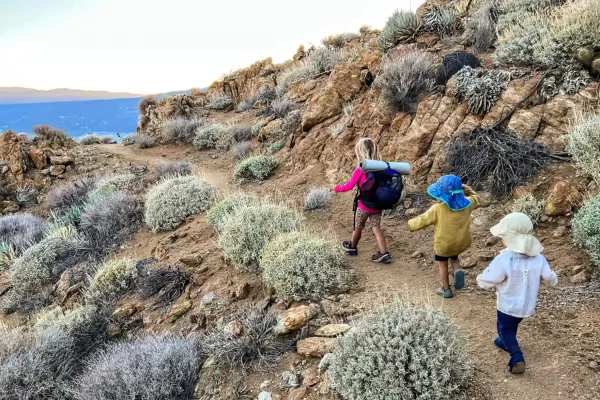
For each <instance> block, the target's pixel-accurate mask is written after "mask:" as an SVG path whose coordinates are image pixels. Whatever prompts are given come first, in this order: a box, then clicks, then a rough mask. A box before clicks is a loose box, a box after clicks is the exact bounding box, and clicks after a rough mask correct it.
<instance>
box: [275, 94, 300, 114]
mask: <svg viewBox="0 0 600 400" xmlns="http://www.w3.org/2000/svg"><path fill="white" fill-rule="evenodd" d="M294 107H296V102H295V101H294V100H292V99H289V98H287V97H280V98H278V99H275V100H273V102H272V103H271V107H270V108H271V112H272V113H273V115H274V116H275V117H276V118H285V116H286V115H288V113H289V112H290V111H292V110H293V109H294Z"/></svg>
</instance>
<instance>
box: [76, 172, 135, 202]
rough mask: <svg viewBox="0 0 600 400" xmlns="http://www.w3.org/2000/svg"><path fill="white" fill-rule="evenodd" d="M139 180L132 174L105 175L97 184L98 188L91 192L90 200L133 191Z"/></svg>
mask: <svg viewBox="0 0 600 400" xmlns="http://www.w3.org/2000/svg"><path fill="white" fill-rule="evenodd" d="M137 180H138V178H137V176H135V175H134V174H130V173H125V174H110V175H105V176H103V177H102V178H99V179H98V181H97V182H96V183H95V185H96V187H95V189H94V190H92V191H91V192H89V195H88V199H89V198H90V197H96V198H101V197H104V196H108V195H109V194H111V193H115V192H122V191H126V190H128V189H131V188H132V187H133V185H134V184H135V182H136V181H137ZM82 191H83V189H82ZM86 200H87V199H86Z"/></svg>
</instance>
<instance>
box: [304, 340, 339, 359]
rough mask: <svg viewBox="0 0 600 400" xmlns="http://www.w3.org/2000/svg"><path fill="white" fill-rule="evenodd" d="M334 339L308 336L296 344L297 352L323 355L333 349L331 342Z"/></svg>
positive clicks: (310, 355) (315, 355)
mask: <svg viewBox="0 0 600 400" xmlns="http://www.w3.org/2000/svg"><path fill="white" fill-rule="evenodd" d="M334 342H335V339H332V338H321V337H309V338H307V339H303V340H300V341H299V342H298V343H297V344H296V348H297V350H298V354H301V355H303V356H307V357H319V358H320V357H323V356H324V355H325V354H327V353H331V352H332V351H333V343H334Z"/></svg>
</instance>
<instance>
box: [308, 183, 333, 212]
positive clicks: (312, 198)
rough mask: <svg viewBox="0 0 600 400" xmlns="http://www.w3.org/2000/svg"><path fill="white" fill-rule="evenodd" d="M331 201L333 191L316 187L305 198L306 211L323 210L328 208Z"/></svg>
mask: <svg viewBox="0 0 600 400" xmlns="http://www.w3.org/2000/svg"><path fill="white" fill-rule="evenodd" d="M329 200H331V190H330V189H329V188H328V187H315V188H312V189H310V192H308V194H307V195H306V197H305V198H304V209H305V210H321V209H323V208H325V207H327V204H328V203H329Z"/></svg>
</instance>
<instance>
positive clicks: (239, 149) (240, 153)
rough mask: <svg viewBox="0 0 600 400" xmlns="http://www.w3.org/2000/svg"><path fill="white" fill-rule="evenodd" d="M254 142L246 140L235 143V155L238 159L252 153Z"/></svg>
mask: <svg viewBox="0 0 600 400" xmlns="http://www.w3.org/2000/svg"><path fill="white" fill-rule="evenodd" d="M252 147H253V146H252V142H251V141H249V140H245V141H243V142H239V143H236V144H234V145H233V156H234V157H235V159H236V160H242V159H244V158H246V157H248V155H250V153H252Z"/></svg>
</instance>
